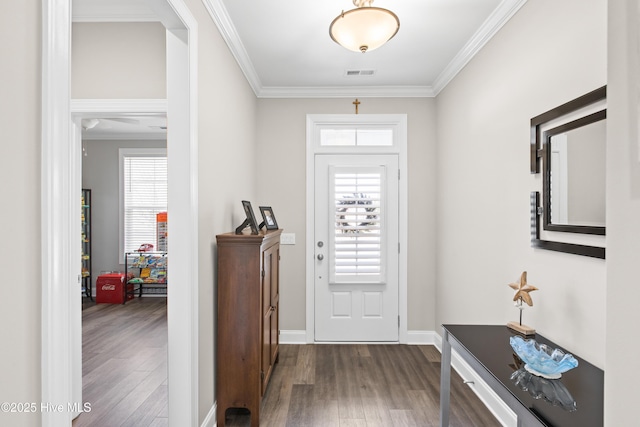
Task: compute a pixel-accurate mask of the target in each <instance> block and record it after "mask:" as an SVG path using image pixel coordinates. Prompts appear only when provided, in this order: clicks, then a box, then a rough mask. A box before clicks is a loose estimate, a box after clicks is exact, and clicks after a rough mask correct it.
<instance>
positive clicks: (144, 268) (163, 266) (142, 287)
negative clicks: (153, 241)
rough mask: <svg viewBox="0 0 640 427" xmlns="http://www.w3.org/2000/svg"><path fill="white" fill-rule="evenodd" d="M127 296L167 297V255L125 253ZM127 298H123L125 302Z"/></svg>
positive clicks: (158, 253)
mask: <svg viewBox="0 0 640 427" xmlns="http://www.w3.org/2000/svg"><path fill="white" fill-rule="evenodd" d="M125 271H126V274H127V284H128V285H131V286H127V287H126V293H127V296H129V295H135V294H136V293H137V294H138V297H141V296H142V295H143V294H144V295H149V296H151V295H153V296H155V295H163V296H166V295H167V253H166V252H127V253H126V254H125ZM126 300H127V298H125V301H126Z"/></svg>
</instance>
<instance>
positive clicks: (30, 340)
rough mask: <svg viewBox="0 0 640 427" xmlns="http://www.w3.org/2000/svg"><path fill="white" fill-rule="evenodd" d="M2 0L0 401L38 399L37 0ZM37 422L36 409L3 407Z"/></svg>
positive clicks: (10, 418) (8, 418) (11, 418)
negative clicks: (25, 411)
mask: <svg viewBox="0 0 640 427" xmlns="http://www.w3.org/2000/svg"><path fill="white" fill-rule="evenodd" d="M40 3H41V2H40V1H39V0H25V1H20V2H2V3H0V40H3V41H2V64H3V65H2V66H1V67H0V91H1V92H2V101H0V129H2V133H3V136H2V143H0V182H2V185H0V200H2V208H1V209H0V218H1V219H2V222H3V224H4V225H3V227H2V229H3V231H2V243H1V244H0V268H1V270H2V272H3V273H2V274H3V284H2V285H1V286H0V325H2V327H0V342H1V343H2V347H3V350H2V351H0V373H1V376H2V381H0V401H2V402H40V400H41V398H40V300H41V298H40V295H41V280H40V276H41V273H40V96H41V91H40V65H41V63H40V34H41V30H40V11H41V6H40ZM0 424H2V425H7V426H8V425H11V426H15V427H27V426H39V425H40V414H39V413H32V414H16V413H14V414H7V413H4V412H2V413H0Z"/></svg>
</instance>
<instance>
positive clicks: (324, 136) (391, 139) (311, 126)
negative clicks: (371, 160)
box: [307, 114, 406, 154]
mask: <svg viewBox="0 0 640 427" xmlns="http://www.w3.org/2000/svg"><path fill="white" fill-rule="evenodd" d="M317 117H318V116H313V115H310V116H308V118H307V126H308V131H309V136H310V138H311V142H312V144H313V150H314V152H315V153H317V154H321V153H362V154H375V153H384V154H388V153H398V152H399V150H400V141H402V140H404V138H406V134H405V133H406V122H405V121H402V120H398V118H397V117H396V116H394V115H387V116H381V115H377V114H362V115H348V116H345V115H340V114H336V115H322V116H321V117H322V119H320V120H318V119H317Z"/></svg>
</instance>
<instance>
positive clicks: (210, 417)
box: [200, 403, 218, 427]
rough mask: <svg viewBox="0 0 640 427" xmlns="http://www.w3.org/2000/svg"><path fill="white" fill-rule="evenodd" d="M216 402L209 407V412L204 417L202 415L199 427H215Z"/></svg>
mask: <svg viewBox="0 0 640 427" xmlns="http://www.w3.org/2000/svg"><path fill="white" fill-rule="evenodd" d="M217 406H218V405H217V404H215V403H214V404H213V406H212V407H211V409H209V413H208V414H207V416H206V417H204V420H203V421H202V424H200V427H215V426H216V408H217Z"/></svg>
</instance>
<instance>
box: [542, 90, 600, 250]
mask: <svg viewBox="0 0 640 427" xmlns="http://www.w3.org/2000/svg"><path fill="white" fill-rule="evenodd" d="M605 100H606V86H603V87H601V88H599V89H596V90H595V91H593V92H590V93H588V94H586V95H584V96H581V97H579V98H577V99H574V100H573V101H570V102H568V103H566V104H563V105H561V106H559V107H556V108H554V109H552V110H549V111H547V112H546V113H543V114H541V115H539V116H536V117H534V118H533V119H531V173H540V172H542V173H543V185H542V187H543V188H542V190H543V197H542V207H540V206H539V204H540V197H539V194H538V192H533V193H532V194H531V204H532V207H531V245H532V246H533V247H537V248H541V249H549V250H555V251H560V252H567V253H572V254H576V255H585V256H591V257H595V258H605V248H604V247H598V246H589V245H581V244H574V243H568V242H562V241H555V240H554V241H550V240H543V239H541V237H540V224H541V223H542V226H543V229H544V230H548V231H554V232H557V231H560V232H568V233H580V234H593V235H605V233H606V228H605V211H606V209H605V151H606V116H607V112H606V109H605V108H604V107H602V108H591V111H589V113H588V114H587V113H585V114H580V112H581V111H582V110H585V109H589V108H590V106H591V107H598V106H600V104H602V105H604V101H605ZM593 109H596V110H597V111H595V112H592V110H593ZM565 117H569V118H572V119H573V120H571V121H567V122H563V121H562V118H565ZM575 117H577V118H575ZM554 123H559V124H558V125H554ZM552 126H553V127H552ZM541 169H542V170H541ZM560 240H562V239H560Z"/></svg>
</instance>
